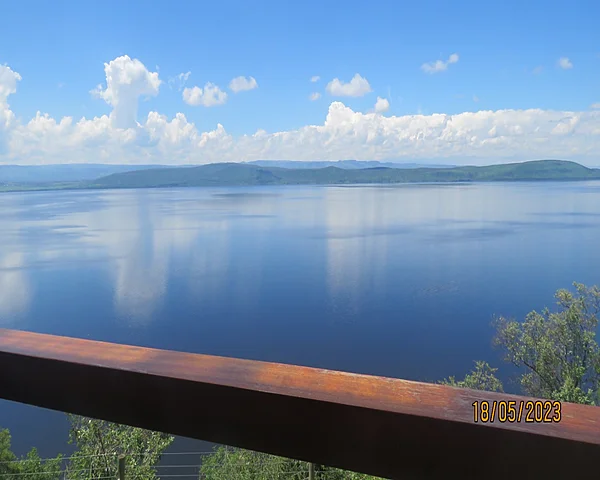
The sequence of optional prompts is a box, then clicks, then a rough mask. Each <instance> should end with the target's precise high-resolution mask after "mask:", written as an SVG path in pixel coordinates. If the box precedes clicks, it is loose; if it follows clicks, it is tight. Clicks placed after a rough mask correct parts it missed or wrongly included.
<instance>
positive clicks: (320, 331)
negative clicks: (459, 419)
mask: <svg viewBox="0 0 600 480" xmlns="http://www.w3.org/2000/svg"><path fill="white" fill-rule="evenodd" d="M599 245H600V182H585V183H583V182H582V183H566V182H564V183H493V184H468V185H466V184H465V185H440V184H438V185H393V186H334V187H312V186H310V187H235V188H189V189H165V190H112V191H110V190H106V191H53V192H38V193H11V194H8V193H5V194H0V247H1V250H0V327H4V328H15V329H23V330H31V331H36V332H43V333H52V334H59V335H67V336H75V337H83V338H92V339H96V340H105V341H111V342H121V343H127V344H134V345H144V346H151V347H158V348H167V349H176V350H182V351H189V352H198V353H206V354H214V355H224V356H233V357H241V358H248V359H257V360H266V361H276V362H283V363H292V364H299V365H308V366H318V367H325V368H332V369H339V370H345V371H350V372H359V373H367V374H376V375H384V376H393V377H401V378H406V379H414V380H424V381H437V380H439V379H442V378H444V377H447V376H449V375H456V376H459V377H462V376H464V374H465V373H466V372H467V371H468V370H470V369H471V368H472V366H473V361H474V360H477V359H482V360H487V361H489V362H490V363H491V364H493V365H495V366H501V367H502V368H506V366H505V365H503V364H502V361H501V359H500V358H499V353H498V352H497V351H495V350H494V349H493V348H492V346H491V340H492V335H493V329H492V328H491V325H490V323H491V320H492V317H493V315H495V314H503V315H507V316H515V317H519V318H522V317H523V316H524V315H525V314H526V313H527V312H529V311H530V310H532V309H541V308H543V307H544V306H551V305H552V304H553V302H554V300H553V297H552V295H553V293H554V292H555V290H556V289H558V288H561V287H569V286H570V285H571V283H572V282H573V281H578V282H583V283H587V284H590V285H591V284H597V283H600V250H599ZM506 372H508V370H505V371H504V375H505V376H506V374H507V373H506ZM508 388H509V389H511V386H510V385H509V386H508ZM513 389H514V387H513ZM0 426H2V427H6V428H10V429H11V432H12V434H13V440H14V447H15V450H16V451H17V452H18V453H19V454H21V453H24V452H25V451H26V450H28V449H29V448H30V447H31V446H34V445H36V446H38V447H39V448H40V453H41V454H42V455H43V456H44V455H52V454H55V453H57V452H58V451H61V450H65V449H64V448H63V446H64V445H65V443H66V438H67V437H66V436H67V423H66V420H65V418H64V415H63V414H60V413H53V412H48V411H45V410H42V409H37V408H33V407H27V406H23V405H18V404H13V403H9V402H0Z"/></svg>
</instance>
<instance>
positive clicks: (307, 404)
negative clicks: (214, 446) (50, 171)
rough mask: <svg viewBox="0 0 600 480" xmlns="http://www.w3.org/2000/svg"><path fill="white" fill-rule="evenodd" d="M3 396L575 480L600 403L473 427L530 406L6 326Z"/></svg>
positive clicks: (589, 449) (442, 465)
mask: <svg viewBox="0 0 600 480" xmlns="http://www.w3.org/2000/svg"><path fill="white" fill-rule="evenodd" d="M0 398H4V399H7V400H12V401H16V402H21V403H27V404H30V405H36V406H39V407H45V408H49V409H53V410H59V411H64V412H70V413H75V414H79V415H85V416H90V417H95V418H101V419H105V420H108V421H112V422H118V423H123V424H128V425H133V426H138V427H143V428H147V429H151V430H157V431H163V432H168V433H172V434H174V435H181V436H185V437H190V438H196V439H200V440H207V441H212V442H216V443H221V444H226V445H233V446H238V447H242V448H248V449H252V450H257V451H262V452H267V453H271V454H275V455H281V456H286V457H291V458H296V459H299V460H304V461H308V462H314V463H317V464H324V465H330V466H335V467H340V468H344V469H348V470H354V471H357V472H363V473H368V474H372V475H378V476H382V477H385V478H445V477H446V476H448V475H450V474H457V475H459V476H461V477H462V478H471V477H474V476H475V477H483V478H506V476H510V477H511V478H513V479H515V478H531V477H532V476H534V477H538V476H547V477H550V478H562V476H565V477H567V476H568V477H572V478H575V477H577V476H578V475H583V474H584V473H585V472H590V471H595V470H596V469H597V464H596V463H597V458H599V457H600V408H597V407H590V406H584V405H575V404H566V403H563V404H562V409H561V419H560V421H559V422H557V423H535V422H534V423H526V422H525V418H524V416H523V418H522V419H521V421H520V422H516V421H515V422H513V423H510V422H505V423H500V422H499V421H498V420H497V419H496V420H495V421H494V422H493V423H481V422H479V423H474V411H473V403H474V402H490V405H492V404H493V402H508V401H515V402H516V405H519V404H520V402H525V401H527V400H533V401H535V400H534V399H529V398H526V397H520V396H514V395H504V394H495V393H488V392H481V391H475V390H468V389H458V388H452V387H448V386H443V385H434V384H426V383H420V382H412V381H406V380H400V379H393V378H383V377H376V376H369V375H358V374H353V373H345V372H338V371H331V370H323V369H316V368H308V367H301V366H294V365H283V364H277V363H266V362H258V361H250V360H241V359H235V358H224V357H215V356H207V355H198V354H190V353H182V352H173V351H166V350H157V349H152V348H143V347H135V346H127V345H117V344H110V343H104V342H96V341H91V340H82V339H75V338H66V337H58V336H52V335H44V334H37V333H30V332H22V331H14V330H3V329H0ZM497 405H500V404H498V403H497Z"/></svg>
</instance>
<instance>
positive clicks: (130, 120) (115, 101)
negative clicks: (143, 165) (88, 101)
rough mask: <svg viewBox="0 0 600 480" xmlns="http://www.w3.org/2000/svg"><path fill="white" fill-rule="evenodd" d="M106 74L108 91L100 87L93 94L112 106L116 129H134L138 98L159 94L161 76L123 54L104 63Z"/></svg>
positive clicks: (111, 117) (112, 120) (112, 119)
mask: <svg viewBox="0 0 600 480" xmlns="http://www.w3.org/2000/svg"><path fill="white" fill-rule="evenodd" d="M104 74H105V75H106V88H104V87H103V86H102V85H98V86H97V87H96V88H95V89H94V90H92V94H93V95H95V96H97V97H98V98H102V99H103V100H104V101H105V102H106V103H108V104H109V105H110V106H112V107H113V110H112V112H111V114H110V119H111V122H112V123H113V125H114V126H115V127H117V128H131V127H135V125H136V117H137V110H138V100H139V98H140V97H141V96H155V95H158V89H159V87H160V84H161V80H160V79H159V78H158V73H157V72H150V71H149V70H148V69H147V68H146V67H145V66H144V64H143V63H142V62H140V61H139V60H138V59H136V58H134V59H131V58H129V56H128V55H123V56H122V57H117V58H115V59H114V60H112V61H111V62H109V63H105V64H104Z"/></svg>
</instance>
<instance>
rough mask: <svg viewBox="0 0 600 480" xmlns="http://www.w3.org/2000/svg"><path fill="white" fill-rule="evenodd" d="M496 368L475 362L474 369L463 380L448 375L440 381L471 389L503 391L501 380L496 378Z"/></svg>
mask: <svg viewBox="0 0 600 480" xmlns="http://www.w3.org/2000/svg"><path fill="white" fill-rule="evenodd" d="M497 371H498V369H497V368H492V367H490V366H489V365H488V363H487V362H483V361H481V360H479V361H476V362H475V370H473V371H472V372H471V373H469V374H467V375H466V376H465V378H464V380H456V379H455V378H454V377H448V378H445V379H444V380H442V381H441V382H440V383H442V384H444V385H450V386H452V387H460V388H472V389H473V390H486V391H488V392H504V388H503V387H502V382H501V381H500V380H499V379H498V378H496V372H497Z"/></svg>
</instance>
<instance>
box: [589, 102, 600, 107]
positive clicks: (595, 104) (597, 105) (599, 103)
mask: <svg viewBox="0 0 600 480" xmlns="http://www.w3.org/2000/svg"><path fill="white" fill-rule="evenodd" d="M590 108H600V102H598V103H592V104H591V105H590Z"/></svg>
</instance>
